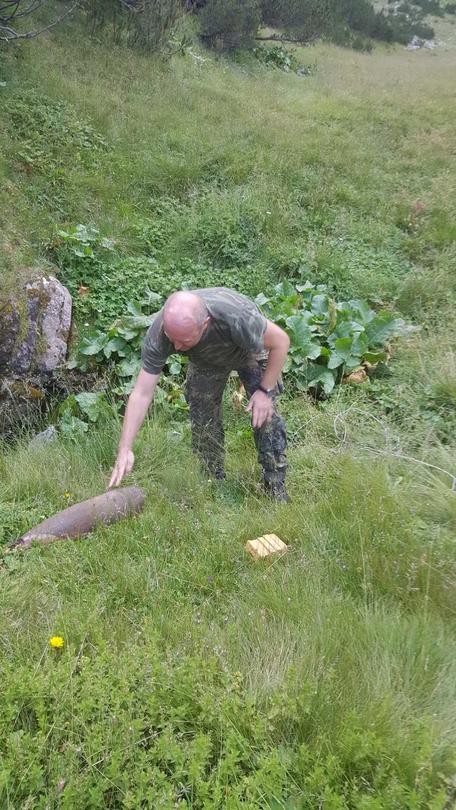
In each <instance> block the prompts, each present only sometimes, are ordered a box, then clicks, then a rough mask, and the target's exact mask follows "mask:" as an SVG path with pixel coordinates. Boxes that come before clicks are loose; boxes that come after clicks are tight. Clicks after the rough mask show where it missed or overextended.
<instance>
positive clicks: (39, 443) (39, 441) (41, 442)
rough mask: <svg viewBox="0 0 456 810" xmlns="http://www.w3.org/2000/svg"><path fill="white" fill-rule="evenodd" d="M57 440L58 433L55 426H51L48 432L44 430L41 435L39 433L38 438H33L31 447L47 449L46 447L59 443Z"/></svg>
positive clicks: (30, 443) (47, 429)
mask: <svg viewBox="0 0 456 810" xmlns="http://www.w3.org/2000/svg"><path fill="white" fill-rule="evenodd" d="M57 438H58V433H57V430H56V429H55V427H54V425H49V427H47V428H46V430H42V431H41V433H37V434H36V436H34V437H33V439H32V440H31V442H29V447H30V448H34V447H45V446H46V445H48V444H52V443H53V442H55V441H57Z"/></svg>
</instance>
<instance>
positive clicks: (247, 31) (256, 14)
mask: <svg viewBox="0 0 456 810" xmlns="http://www.w3.org/2000/svg"><path fill="white" fill-rule="evenodd" d="M199 19H200V24H201V36H202V37H203V39H204V40H205V41H206V42H207V43H208V44H209V45H212V46H218V47H221V48H223V49H226V50H233V49H234V48H241V47H246V46H249V45H251V44H252V42H253V39H254V37H255V34H256V32H257V30H258V27H259V25H260V22H261V14H260V7H259V4H258V0H208V2H207V3H206V4H205V6H204V7H203V8H202V9H201V11H200V12H199Z"/></svg>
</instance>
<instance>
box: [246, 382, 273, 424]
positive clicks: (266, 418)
mask: <svg viewBox="0 0 456 810" xmlns="http://www.w3.org/2000/svg"><path fill="white" fill-rule="evenodd" d="M245 410H246V411H248V412H249V413H251V414H252V427H253V428H260V427H263V425H264V424H265V423H267V422H270V421H271V419H272V415H273V413H274V403H273V401H272V399H271V397H269V396H268V395H267V394H265V393H264V392H263V391H255V393H254V394H252V396H251V397H250V400H249V403H248V405H246V408H245Z"/></svg>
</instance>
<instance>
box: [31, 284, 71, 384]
mask: <svg viewBox="0 0 456 810" xmlns="http://www.w3.org/2000/svg"><path fill="white" fill-rule="evenodd" d="M31 289H33V290H34V291H35V290H36V292H37V293H38V296H39V299H40V302H41V306H40V314H39V331H40V342H41V347H40V351H39V352H38V353H37V356H36V365H37V368H38V369H39V370H40V371H53V370H54V369H55V368H58V367H59V366H61V365H63V363H64V362H65V358H66V353H67V342H68V337H69V334H70V327H71V308H72V301H71V295H70V293H69V292H68V290H67V289H66V287H64V286H63V284H60V281H57V279H56V278H54V277H53V276H49V278H42V279H41V281H40V282H39V286H38V287H36V286H35V287H34V288H32V287H31Z"/></svg>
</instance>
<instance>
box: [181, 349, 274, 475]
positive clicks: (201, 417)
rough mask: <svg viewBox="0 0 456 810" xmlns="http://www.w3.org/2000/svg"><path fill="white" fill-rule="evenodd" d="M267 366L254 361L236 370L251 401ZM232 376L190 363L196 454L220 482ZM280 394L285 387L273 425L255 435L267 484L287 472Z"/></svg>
mask: <svg viewBox="0 0 456 810" xmlns="http://www.w3.org/2000/svg"><path fill="white" fill-rule="evenodd" d="M265 365H266V361H263V360H257V359H256V358H252V363H251V364H249V365H248V366H245V367H244V368H239V369H236V371H237V373H238V375H239V379H240V380H241V382H242V384H243V386H244V388H245V390H246V392H247V395H248V397H249V398H250V397H251V396H252V394H253V393H254V392H255V391H257V390H258V388H259V386H260V384H261V380H262V377H263V372H264V367H265ZM229 374H230V371H229V370H228V371H226V370H221V371H208V370H205V369H201V368H198V367H197V366H195V365H194V364H193V363H189V366H188V372H187V381H186V387H185V398H186V400H187V402H188V404H189V406H190V422H191V427H192V445H193V450H194V451H195V453H196V454H197V455H198V456H199V458H200V460H201V462H202V464H203V467H204V468H205V469H206V470H207V471H208V472H209V474H210V475H214V476H215V477H216V478H222V477H223V474H224V473H223V471H224V459H225V450H224V436H225V434H224V430H223V415H222V400H223V391H224V389H225V385H226V383H227V380H228V377H229ZM280 391H281V386H279V385H277V386H276V388H275V390H274V393H273V403H274V413H273V416H272V420H271V422H269V423H268V424H265V425H263V426H262V427H261V428H255V429H254V431H253V433H254V440H255V445H256V448H257V451H258V462H259V463H260V464H261V466H262V468H263V478H264V481H267V482H272V481H284V480H285V472H286V468H287V458H286V447H287V435H286V428H285V421H284V419H283V418H282V417H281V416H280V415H279V413H278V411H277V405H276V398H277V396H278V394H279V393H280Z"/></svg>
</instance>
